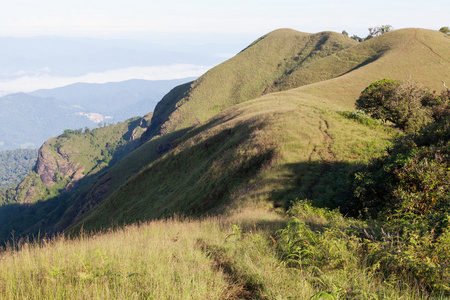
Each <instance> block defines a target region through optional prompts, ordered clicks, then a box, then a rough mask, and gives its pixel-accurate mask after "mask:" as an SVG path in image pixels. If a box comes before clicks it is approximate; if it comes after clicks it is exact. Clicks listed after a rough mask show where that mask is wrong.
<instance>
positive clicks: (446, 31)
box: [439, 26, 450, 35]
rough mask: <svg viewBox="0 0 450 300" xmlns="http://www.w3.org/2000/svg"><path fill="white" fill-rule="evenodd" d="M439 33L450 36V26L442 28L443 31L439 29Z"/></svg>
mask: <svg viewBox="0 0 450 300" xmlns="http://www.w3.org/2000/svg"><path fill="white" fill-rule="evenodd" d="M439 31H440V32H442V33H445V34H449V35H450V28H449V27H448V26H444V27H441V29H439Z"/></svg>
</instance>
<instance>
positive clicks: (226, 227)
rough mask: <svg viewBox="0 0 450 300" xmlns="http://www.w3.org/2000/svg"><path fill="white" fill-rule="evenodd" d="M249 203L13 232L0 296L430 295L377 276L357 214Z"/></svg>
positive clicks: (1, 259)
mask: <svg viewBox="0 0 450 300" xmlns="http://www.w3.org/2000/svg"><path fill="white" fill-rule="evenodd" d="M253 206H254V207H247V208H245V209H240V210H239V211H235V212H234V213H233V214H230V215H228V216H223V217H220V218H218V217H207V218H204V219H201V220H200V219H196V220H194V219H183V218H172V219H167V220H158V221H151V222H148V223H142V224H140V225H131V226H127V227H124V228H120V229H115V230H109V231H108V232H105V233H103V234H81V235H80V236H77V237H76V238H74V239H67V238H65V237H58V238H55V239H53V240H47V241H46V240H44V241H42V242H40V243H39V244H29V243H26V242H24V241H21V242H18V243H17V242H15V243H13V242H11V243H10V246H9V247H8V248H7V249H5V250H3V251H2V252H1V254H0V269H1V270H2V271H1V272H0V298H1V299H111V298H115V299H420V298H427V295H424V294H422V295H421V294H420V293H419V291H420V286H419V285H418V284H416V285H414V284H411V283H410V282H400V281H398V280H396V278H384V279H382V278H381V277H379V276H376V275H375V273H374V272H372V271H371V270H372V269H371V268H370V267H367V266H366V265H365V264H364V259H363V258H362V257H361V256H360V251H359V250H360V249H361V247H360V246H361V244H360V242H359V241H358V239H357V238H356V237H355V236H354V235H352V234H351V233H350V232H351V230H350V229H351V228H353V229H355V228H363V227H364V226H366V225H364V224H362V223H360V222H359V221H358V222H357V221H354V220H351V219H348V218H344V217H342V215H340V214H339V213H337V212H330V211H328V210H325V209H318V208H313V207H312V206H309V205H308V204H306V203H304V202H299V204H298V205H296V206H294V209H291V213H292V214H293V215H295V216H296V217H292V219H291V220H290V221H289V219H288V216H287V215H285V214H280V213H276V212H274V211H271V212H270V211H269V210H267V209H265V208H263V207H261V206H260V205H259V207H256V206H257V205H256V204H253ZM293 220H295V222H293ZM288 221H289V222H288ZM299 226H300V227H299ZM299 228H302V230H300V231H299ZM280 229H281V230H280ZM293 232H296V233H298V232H299V233H300V234H301V235H302V236H303V238H302V241H301V242H302V243H307V244H309V245H310V247H309V248H303V249H308V250H307V251H309V253H307V252H304V253H296V252H295V251H293V249H296V248H295V247H294V243H293V242H295V244H298V243H299V241H298V240H295V239H294V238H293V236H292V235H291V234H292V233H293ZM13 248H17V249H18V250H16V251H15V250H14V249H13ZM304 251H306V250H304ZM319 254H320V257H321V259H322V260H323V261H326V264H324V265H322V266H321V267H320V269H319V268H317V267H316V266H315V265H316V262H317V261H316V260H317V259H311V258H312V257H319ZM299 255H300V256H302V257H303V259H300V256H299ZM308 258H310V259H308ZM315 261H316V262H315ZM299 262H301V263H299ZM436 299H437V298H436Z"/></svg>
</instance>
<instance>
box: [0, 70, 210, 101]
mask: <svg viewBox="0 0 450 300" xmlns="http://www.w3.org/2000/svg"><path fill="white" fill-rule="evenodd" d="M210 68H211V66H199V65H192V64H175V65H168V66H152V67H128V68H123V69H116V70H110V71H105V72H101V73H88V74H85V75H82V76H77V77H56V76H51V75H49V74H42V75H37V76H22V77H20V78H17V79H14V80H9V81H0V95H5V94H11V93H17V92H31V91H35V90H38V89H52V88H56V87H61V86H65V85H69V84H72V83H77V82H85V83H106V82H119V81H125V80H129V79H146V80H170V79H181V78H186V77H199V76H200V75H202V74H203V73H205V72H206V71H207V70H209V69H210Z"/></svg>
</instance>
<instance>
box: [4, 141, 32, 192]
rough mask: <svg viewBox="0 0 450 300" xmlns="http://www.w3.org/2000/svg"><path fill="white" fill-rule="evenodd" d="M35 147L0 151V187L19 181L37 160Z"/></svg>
mask: <svg viewBox="0 0 450 300" xmlns="http://www.w3.org/2000/svg"><path fill="white" fill-rule="evenodd" d="M37 154H38V151H37V150H35V149H16V150H7V151H2V152H0V189H2V188H5V187H9V186H12V185H14V184H17V183H18V182H20V181H21V180H22V179H23V178H24V177H25V175H27V174H28V172H30V171H31V169H32V167H33V166H34V165H35V163H36V160H37Z"/></svg>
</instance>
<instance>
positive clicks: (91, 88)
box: [0, 78, 194, 151]
mask: <svg viewBox="0 0 450 300" xmlns="http://www.w3.org/2000/svg"><path fill="white" fill-rule="evenodd" d="M193 79H194V78H185V79H176V80H160V81H149V80H128V81H123V82H112V83H105V84H88V83H76V84H72V85H69V86H65V87H61V88H55V89H49V90H38V91H35V92H31V93H17V94H11V95H6V96H3V97H1V98H0V151H3V150H10V149H18V148H39V147H40V146H41V145H42V143H43V142H44V141H46V140H47V139H49V138H50V137H53V136H56V135H59V134H61V133H62V132H63V131H64V130H65V129H79V128H83V129H84V128H85V127H88V128H95V127H97V126H98V124H99V123H102V124H104V123H114V122H120V121H124V120H126V119H128V118H131V117H135V116H142V115H144V114H145V113H148V112H151V111H153V109H154V107H155V105H156V103H157V102H158V101H159V100H161V98H162V97H163V96H164V95H165V94H166V93H167V92H168V91H169V90H171V89H172V88H173V87H175V86H177V85H179V84H182V83H186V82H189V81H192V80H193Z"/></svg>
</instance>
